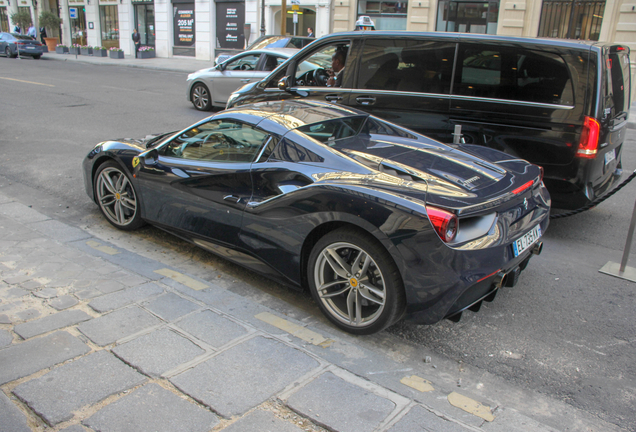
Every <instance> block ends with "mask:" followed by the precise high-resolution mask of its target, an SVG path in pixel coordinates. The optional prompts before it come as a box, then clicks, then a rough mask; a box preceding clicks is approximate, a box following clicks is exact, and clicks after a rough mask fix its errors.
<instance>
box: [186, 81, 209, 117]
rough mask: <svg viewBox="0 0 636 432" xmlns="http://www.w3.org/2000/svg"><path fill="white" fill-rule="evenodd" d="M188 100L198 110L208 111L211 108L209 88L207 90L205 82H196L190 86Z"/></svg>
mask: <svg viewBox="0 0 636 432" xmlns="http://www.w3.org/2000/svg"><path fill="white" fill-rule="evenodd" d="M190 100H191V101H192V105H194V107H195V108H196V109H198V110H199V111H209V110H210V109H211V108H212V101H211V100H210V90H208V88H207V86H206V85H205V84H201V83H197V84H195V85H194V87H192V91H191V92H190Z"/></svg>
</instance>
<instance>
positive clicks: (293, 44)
mask: <svg viewBox="0 0 636 432" xmlns="http://www.w3.org/2000/svg"><path fill="white" fill-rule="evenodd" d="M315 40H316V39H314V38H311V37H305V36H283V35H267V36H261V37H259V38H258V39H256V40H255V41H254V43H252V44H251V45H250V46H248V47H247V48H246V49H245V51H252V50H259V49H264V48H296V49H301V48H304V47H306V46H307V45H309V44H310V43H312V42H313V41H315ZM233 55H235V54H229V53H223V54H219V55H218V56H217V57H216V59H214V64H215V65H218V64H221V63H223V62H224V61H226V60H227V59H229V58H230V57H232V56H233Z"/></svg>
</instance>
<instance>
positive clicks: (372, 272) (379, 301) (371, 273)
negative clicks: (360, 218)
mask: <svg viewBox="0 0 636 432" xmlns="http://www.w3.org/2000/svg"><path fill="white" fill-rule="evenodd" d="M308 268H309V270H308V272H309V273H308V280H309V286H310V289H311V293H312V295H313V297H314V300H316V302H317V303H318V305H319V307H320V309H321V310H322V312H323V313H324V314H325V315H326V316H327V318H329V320H330V321H331V322H333V323H334V324H335V325H337V326H338V327H340V328H341V329H343V330H345V331H347V332H349V333H353V334H371V333H375V332H378V331H380V330H382V329H384V328H386V327H388V326H390V325H391V324H393V323H394V322H396V321H397V320H399V319H400V318H401V316H402V314H403V312H404V308H405V296H404V287H403V284H402V279H401V277H400V274H399V271H398V269H397V267H396V265H395V263H394V262H393V260H392V259H391V256H390V255H389V254H388V252H387V251H386V250H385V249H384V248H383V247H382V245H381V244H379V243H378V242H377V241H376V240H375V239H373V238H372V237H370V236H369V235H368V234H366V233H363V232H361V231H358V230H355V229H351V228H341V229H338V230H336V231H333V232H331V233H329V234H328V235H326V236H325V237H323V238H322V239H320V241H318V243H317V244H316V246H315V247H314V249H313V251H312V253H311V256H310V258H309V267H308Z"/></svg>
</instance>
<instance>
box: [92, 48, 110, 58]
mask: <svg viewBox="0 0 636 432" xmlns="http://www.w3.org/2000/svg"><path fill="white" fill-rule="evenodd" d="M106 56H108V50H107V49H106V48H104V47H103V46H96V47H93V57H106Z"/></svg>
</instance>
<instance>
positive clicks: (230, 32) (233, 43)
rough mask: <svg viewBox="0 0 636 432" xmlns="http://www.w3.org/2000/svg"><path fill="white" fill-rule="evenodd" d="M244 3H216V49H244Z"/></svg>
mask: <svg viewBox="0 0 636 432" xmlns="http://www.w3.org/2000/svg"><path fill="white" fill-rule="evenodd" d="M244 24H245V2H236V1H231V2H219V1H217V2H216V47H217V48H233V49H243V48H245V46H244V45H245V35H244V34H243V31H244V30H243V26H244Z"/></svg>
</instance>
